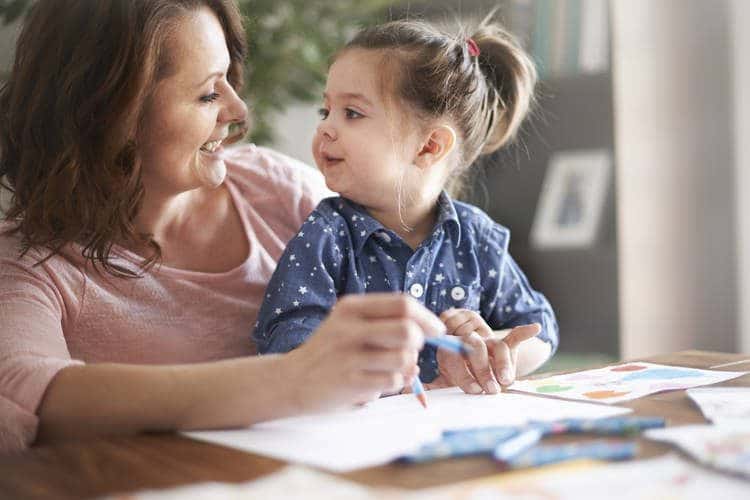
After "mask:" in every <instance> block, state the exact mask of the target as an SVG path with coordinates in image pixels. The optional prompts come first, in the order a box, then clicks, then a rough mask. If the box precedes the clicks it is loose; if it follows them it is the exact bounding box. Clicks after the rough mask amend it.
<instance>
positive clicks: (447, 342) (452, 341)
mask: <svg viewBox="0 0 750 500" xmlns="http://www.w3.org/2000/svg"><path fill="white" fill-rule="evenodd" d="M424 341H425V344H429V345H432V346H435V347H437V348H439V349H446V350H448V351H452V352H455V353H458V354H461V355H462V356H466V355H467V354H471V351H472V349H471V347H470V346H468V345H466V344H464V343H463V342H462V341H461V339H460V338H459V337H456V336H453V335H440V336H439V337H425V339H424Z"/></svg>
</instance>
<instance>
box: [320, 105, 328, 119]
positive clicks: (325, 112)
mask: <svg viewBox="0 0 750 500" xmlns="http://www.w3.org/2000/svg"><path fill="white" fill-rule="evenodd" d="M328 114H329V111H328V110H327V109H326V108H320V109H319V110H318V116H320V119H321V120H325V119H326V118H328Z"/></svg>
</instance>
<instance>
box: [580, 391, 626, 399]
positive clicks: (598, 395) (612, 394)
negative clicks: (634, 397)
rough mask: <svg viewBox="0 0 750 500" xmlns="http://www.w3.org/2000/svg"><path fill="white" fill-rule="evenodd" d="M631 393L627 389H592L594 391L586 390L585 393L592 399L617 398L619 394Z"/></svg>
mask: <svg viewBox="0 0 750 500" xmlns="http://www.w3.org/2000/svg"><path fill="white" fill-rule="evenodd" d="M629 393H630V391H625V392H617V391H592V392H584V393H583V395H584V396H586V397H587V398H591V399H607V398H616V397H618V396H624V395H625V394H629Z"/></svg>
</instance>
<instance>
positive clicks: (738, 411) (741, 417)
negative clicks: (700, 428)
mask: <svg viewBox="0 0 750 500" xmlns="http://www.w3.org/2000/svg"><path fill="white" fill-rule="evenodd" d="M687 395H688V396H690V399H692V400H693V401H695V404H697V405H698V407H699V408H700V409H701V412H703V416H704V417H706V419H707V420H710V421H711V422H713V423H715V424H721V423H735V422H737V423H739V422H743V421H744V422H750V387H701V388H699V389H688V390H687Z"/></svg>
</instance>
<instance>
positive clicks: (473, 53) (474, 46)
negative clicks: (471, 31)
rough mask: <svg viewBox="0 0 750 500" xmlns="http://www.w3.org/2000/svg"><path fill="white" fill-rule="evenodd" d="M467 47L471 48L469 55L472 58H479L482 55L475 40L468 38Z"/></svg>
mask: <svg viewBox="0 0 750 500" xmlns="http://www.w3.org/2000/svg"><path fill="white" fill-rule="evenodd" d="M466 45H467V46H468V47H469V55H470V56H472V57H477V56H479V54H480V53H481V52H480V51H479V45H477V42H475V41H474V39H473V38H467V39H466Z"/></svg>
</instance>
